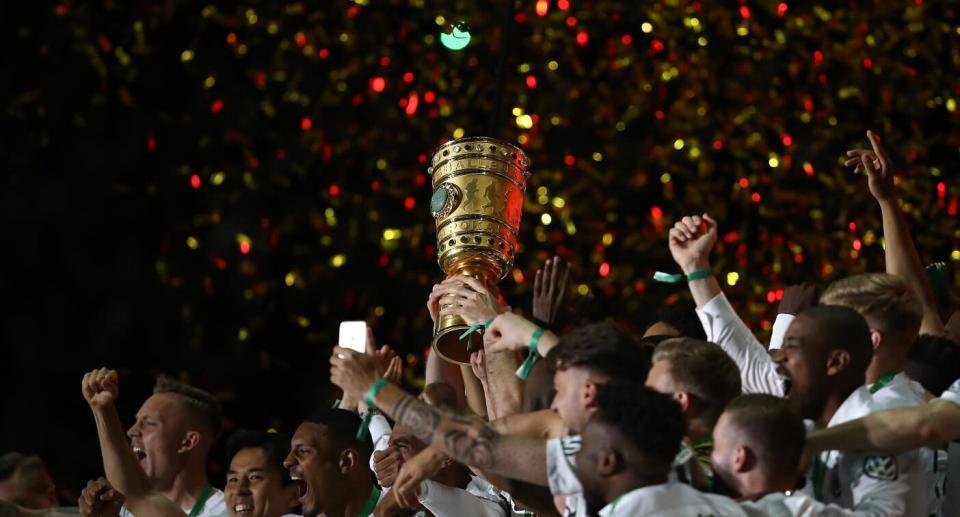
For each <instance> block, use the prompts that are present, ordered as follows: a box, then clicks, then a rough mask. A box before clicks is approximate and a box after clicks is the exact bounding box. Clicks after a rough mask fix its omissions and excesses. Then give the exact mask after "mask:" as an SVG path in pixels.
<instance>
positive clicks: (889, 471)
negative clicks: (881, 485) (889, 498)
mask: <svg viewBox="0 0 960 517" xmlns="http://www.w3.org/2000/svg"><path fill="white" fill-rule="evenodd" d="M863 473H864V474H866V475H867V476H868V477H871V478H873V479H879V480H881V481H894V480H896V479H897V477H898V476H899V474H900V470H899V469H898V468H897V458H896V457H895V456H867V459H866V461H864V462H863Z"/></svg>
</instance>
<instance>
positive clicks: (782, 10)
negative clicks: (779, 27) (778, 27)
mask: <svg viewBox="0 0 960 517" xmlns="http://www.w3.org/2000/svg"><path fill="white" fill-rule="evenodd" d="M785 14H787V4H786V3H784V2H780V3H779V4H777V16H783V15H785Z"/></svg>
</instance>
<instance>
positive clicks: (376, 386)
mask: <svg viewBox="0 0 960 517" xmlns="http://www.w3.org/2000/svg"><path fill="white" fill-rule="evenodd" d="M387 384H388V382H387V380H386V379H380V380H378V381H377V382H375V383H373V386H370V389H369V390H368V391H367V399H366V400H367V407H369V408H375V407H377V404H376V403H375V402H374V401H373V399H374V397H376V396H377V393H379V392H380V390H382V389H383V387H384V386H386V385H387Z"/></svg>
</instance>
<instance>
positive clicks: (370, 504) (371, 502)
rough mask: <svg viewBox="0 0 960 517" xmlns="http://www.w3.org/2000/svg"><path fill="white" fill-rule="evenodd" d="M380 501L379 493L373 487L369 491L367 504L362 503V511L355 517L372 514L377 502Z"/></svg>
mask: <svg viewBox="0 0 960 517" xmlns="http://www.w3.org/2000/svg"><path fill="white" fill-rule="evenodd" d="M379 500H380V491H379V490H377V487H376V486H374V487H373V488H372V489H370V497H368V498H367V502H366V503H363V509H361V510H360V513H359V514H357V517H368V516H369V515H371V514H373V509H374V508H376V506H377V502H378V501H379Z"/></svg>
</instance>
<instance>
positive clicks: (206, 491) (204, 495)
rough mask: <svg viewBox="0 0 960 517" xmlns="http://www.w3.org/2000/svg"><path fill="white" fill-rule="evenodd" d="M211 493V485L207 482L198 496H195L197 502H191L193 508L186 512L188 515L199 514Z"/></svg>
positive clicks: (193, 516)
mask: <svg viewBox="0 0 960 517" xmlns="http://www.w3.org/2000/svg"><path fill="white" fill-rule="evenodd" d="M212 493H213V487H212V486H210V485H209V484H207V486H205V487H203V490H202V491H201V492H200V497H198V498H197V502H195V503H193V508H191V509H190V513H189V514H187V515H189V516H190V517H197V516H198V515H200V512H202V511H203V507H204V506H205V505H206V504H207V499H210V494H212Z"/></svg>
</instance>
